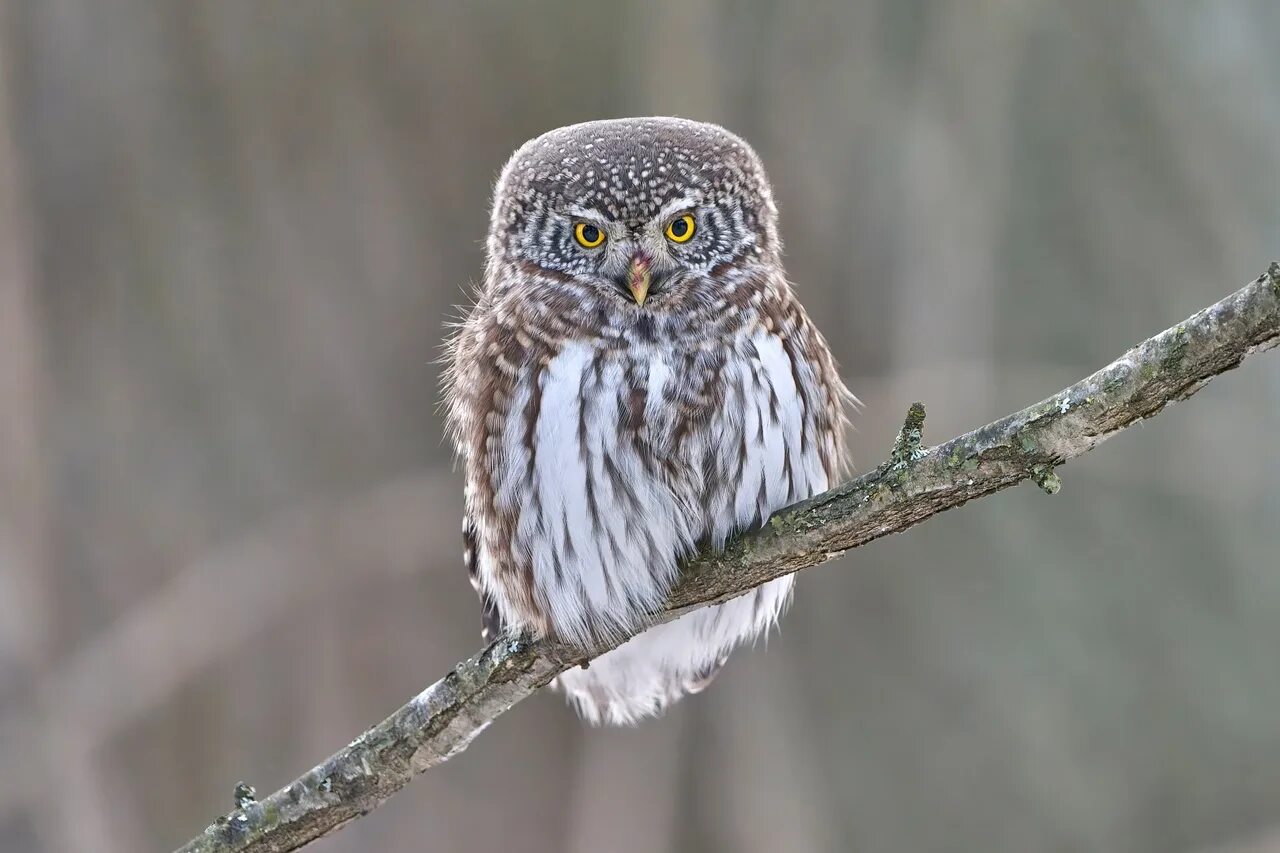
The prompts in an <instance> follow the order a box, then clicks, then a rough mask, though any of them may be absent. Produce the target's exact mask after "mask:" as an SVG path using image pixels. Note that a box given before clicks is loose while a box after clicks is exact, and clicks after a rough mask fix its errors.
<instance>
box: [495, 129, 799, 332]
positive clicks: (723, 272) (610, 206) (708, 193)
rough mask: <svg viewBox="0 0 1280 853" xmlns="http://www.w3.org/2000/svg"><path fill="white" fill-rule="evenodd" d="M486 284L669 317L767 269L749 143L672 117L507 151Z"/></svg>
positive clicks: (772, 215)
mask: <svg viewBox="0 0 1280 853" xmlns="http://www.w3.org/2000/svg"><path fill="white" fill-rule="evenodd" d="M487 247H488V271H489V272H488V276H487V287H488V288H489V289H490V291H491V292H492V291H493V290H494V289H501V288H506V287H518V286H520V284H519V283H520V282H526V283H527V282H528V281H529V280H530V279H531V278H532V279H534V280H537V281H542V282H548V281H549V282H555V283H558V284H559V285H560V287H561V289H563V288H565V287H569V288H571V289H572V290H573V291H574V292H575V296H576V297H578V298H580V299H587V300H590V301H592V302H598V303H600V305H601V307H611V308H616V309H618V310H621V311H625V310H642V311H644V312H646V313H648V312H663V311H673V310H676V309H678V308H679V307H681V306H682V305H687V304H688V303H689V302H690V300H695V301H699V302H702V303H704V304H705V303H706V300H709V299H716V298H718V297H722V296H723V294H722V293H717V290H716V285H717V282H719V283H723V282H724V281H725V280H727V279H732V278H738V277H742V276H743V275H748V276H749V275H750V273H751V272H752V271H754V270H757V269H759V268H761V267H766V266H767V267H776V266H777V264H778V259H779V254H780V249H781V247H780V245H779V241H778V229H777V210H776V208H775V207H774V203H773V195H772V192H771V191H770V188H769V181H768V178H767V177H766V176H765V172H764V168H763V166H762V165H761V163H760V159H759V158H758V157H757V156H756V154H755V152H754V151H752V150H751V147H750V146H749V145H747V143H745V142H744V141H742V140H741V139H740V138H738V137H737V136H735V135H734V134H732V133H730V132H728V131H727V130H725V129H724V128H721V127H718V126H716V125H713V124H705V123H703V122H696V121H688V120H685V119H679V118H628V119H614V120H607V121H592V122H587V123H585V124H576V125H572V126H569V127H563V128H560V129H558V130H553V131H551V132H549V133H546V134H543V135H542V136H539V137H537V138H536V139H533V140H530V141H529V142H527V143H525V144H524V145H523V146H521V147H520V148H519V150H517V151H516V152H515V154H514V155H512V157H511V159H510V160H509V161H508V162H507V164H506V166H505V167H504V168H503V170H502V174H501V177H500V178H499V179H498V183H497V187H496V189H495V191H494V201H493V215H492V221H491V223H490V231H489V239H488V244H487Z"/></svg>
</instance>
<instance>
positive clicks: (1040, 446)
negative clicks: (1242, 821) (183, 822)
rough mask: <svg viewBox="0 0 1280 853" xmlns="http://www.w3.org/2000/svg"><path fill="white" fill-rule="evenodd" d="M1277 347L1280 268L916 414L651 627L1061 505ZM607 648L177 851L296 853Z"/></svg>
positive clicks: (381, 743)
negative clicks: (986, 522)
mask: <svg viewBox="0 0 1280 853" xmlns="http://www.w3.org/2000/svg"><path fill="white" fill-rule="evenodd" d="M1277 343H1280V265H1278V264H1275V263H1273V264H1271V267H1270V269H1269V270H1268V271H1267V272H1266V273H1265V274H1264V275H1262V276H1260V277H1259V278H1258V279H1256V280H1255V281H1253V282H1252V283H1250V284H1249V285H1247V286H1246V287H1244V288H1242V289H1241V290H1239V291H1237V292H1236V293H1234V294H1232V295H1231V296H1229V297H1227V298H1226V299H1224V300H1222V301H1221V302H1219V303H1217V304H1216V305H1212V306H1210V307H1209V308H1206V309H1205V310H1203V311H1201V312H1199V313H1198V314H1195V315H1194V316H1192V317H1189V318H1187V319H1186V320H1185V321H1183V322H1182V323H1179V324H1178V325H1176V326H1174V327H1173V328H1171V329H1167V330H1165V331H1164V332H1161V333H1160V334H1158V335H1156V336H1155V337H1153V338H1150V339H1149V340H1147V341H1145V342H1143V343H1141V344H1139V345H1138V346H1136V347H1134V348H1133V349H1131V350H1129V351H1128V352H1127V353H1125V354H1124V355H1123V356H1121V357H1120V358H1119V359H1117V360H1116V361H1114V362H1113V363H1111V364H1110V365H1108V366H1107V367H1104V368H1103V369H1102V370H1099V371H1098V372H1097V373H1095V374H1093V375H1092V376H1089V377H1088V378H1086V379H1084V380H1082V381H1080V382H1077V383H1076V384H1075V385H1072V386H1071V387H1070V388H1067V389H1065V390H1063V391H1060V392H1059V393H1057V394H1055V395H1054V396H1052V397H1050V398H1049V399H1047V400H1044V401H1042V402H1040V403H1037V404H1036V405H1034V406H1031V407H1030V408H1027V409H1023V410H1022V411H1020V412H1017V413H1015V414H1012V415H1009V416H1008V417H1006V418H1004V419H1002V420H999V421H996V422H995V423H992V424H988V425H987V426H985V427H982V428H981V429H977V430H974V431H973V432H970V433H967V434H966V435H962V436H960V437H959V438H954V439H952V440H951V441H948V442H947V443H945V444H941V445H939V446H937V447H933V448H927V449H926V448H922V447H921V444H920V442H921V433H922V431H923V426H924V407H923V406H922V405H920V404H919V403H917V404H914V405H913V406H912V407H911V410H910V412H909V413H908V415H907V420H906V423H905V424H904V425H903V429H902V432H901V433H900V435H899V436H898V440H897V441H896V442H895V444H894V448H893V452H892V454H891V456H890V459H889V460H888V461H887V462H885V463H884V464H883V465H881V466H880V467H879V468H877V469H876V470H874V471H872V472H870V473H867V474H864V475H862V476H861V477H858V478H856V479H854V480H851V481H849V482H847V483H845V484H843V485H841V486H838V487H837V488H835V489H832V490H831V491H829V492H826V493H825V494H822V495H818V496H817V497H815V498H812V499H810V500H807V501H804V502H802V503H799V504H796V505H795V506H792V507H789V508H787V509H785V510H782V511H781V512H779V513H777V514H775V515H774V516H773V517H772V518H771V519H770V520H769V522H768V524H766V525H765V526H764V527H763V528H762V529H760V530H758V531H756V532H754V533H751V534H748V535H745V536H742V537H739V538H737V539H735V540H733V541H731V542H730V543H729V544H728V546H727V547H726V548H725V550H724V551H723V552H720V553H703V554H699V555H697V556H696V557H695V558H693V559H692V560H690V561H689V562H688V564H687V565H686V567H685V570H684V572H683V574H682V576H681V580H680V582H679V584H678V585H677V586H676V588H675V590H674V591H673V592H672V594H671V597H670V599H669V601H668V603H667V605H666V607H665V609H664V610H663V612H662V613H660V614H657V615H656V616H655V622H660V621H666V620H669V619H673V618H675V617H676V616H678V615H679V614H681V613H683V612H685V611H687V610H690V609H692V608H694V607H701V606H705V605H708V604H714V603H716V602H721V601H726V600H728V599H730V598H733V597H735V596H737V595H741V594H742V593H744V592H746V591H747V590H750V589H751V588H753V587H755V586H757V585H759V584H761V583H764V582H765V581H768V580H772V579H774V578H777V577H780V576H782V575H785V574H789V573H791V572H795V571H799V570H800V569H803V568H807V567H809V566H813V565H817V564H818V563H823V562H826V561H827V560H830V559H832V558H834V557H838V556H839V555H841V554H843V553H844V552H845V551H847V550H849V549H850V548H856V547H858V546H859V545H864V544H866V543H867V542H870V541H872V540H874V539H879V538H880V537H882V536H887V535H888V534H890V533H900V532H902V531H903V530H906V529H907V528H909V527H912V526H914V525H916V524H919V523H920V522H922V521H924V520H925V519H927V518H930V517H931V516H933V515H936V514H937V513H939V512H942V511H944V510H947V509H951V508H953V507H957V506H960V505H961V504H964V503H966V502H968V501H970V500H973V499H974V498H980V497H983V496H984V495H989V494H992V493H994V492H998V491H1000V490H1001V489H1007V488H1008V487H1010V486H1013V485H1015V484H1017V483H1019V482H1021V481H1023V480H1027V479H1030V480H1033V481H1034V482H1035V483H1036V484H1037V485H1039V486H1040V488H1042V489H1043V490H1044V491H1046V492H1048V493H1049V494H1053V493H1054V492H1056V491H1057V490H1058V488H1059V487H1060V486H1061V483H1060V481H1059V479H1058V476H1057V474H1056V473H1055V472H1054V469H1055V468H1056V467H1057V466H1059V465H1061V464H1062V463H1064V462H1066V461H1067V460H1069V459H1073V458H1075V457H1077V456H1079V455H1081V454H1082V453H1086V452H1088V451H1089V450H1092V449H1093V448H1094V447H1096V446H1097V445H1099V444H1101V443H1102V442H1103V441H1105V440H1106V439H1108V438H1110V437H1111V436H1113V435H1115V434H1116V433H1118V432H1120V431H1121V430H1123V429H1124V428H1125V427H1127V426H1130V425H1131V424H1134V423H1137V422H1139V421H1141V420H1144V419H1146V418H1150V417H1152V416H1154V415H1156V414H1158V413H1159V412H1160V411H1161V410H1162V409H1163V408H1164V407H1165V406H1166V405H1168V404H1169V403H1171V402H1174V401H1177V400H1183V399H1186V398H1187V397H1190V396H1191V395H1192V394H1194V393H1195V392H1196V391H1198V390H1200V389H1201V388H1203V387H1204V385H1205V384H1206V383H1207V382H1208V381H1209V380H1210V379H1212V378H1213V377H1214V376H1217V375H1218V374H1220V373H1223V372H1225V371H1227V370H1230V369H1232V368H1234V367H1236V366H1237V365H1239V364H1240V362H1241V361H1243V360H1244V359H1245V358H1246V357H1248V356H1249V355H1251V354H1253V353H1255V352H1261V351H1263V350H1267V349H1270V348H1271V347H1274V346H1276V344H1277ZM606 651H608V647H604V646H602V647H600V648H594V649H590V650H587V651H583V650H581V649H574V648H570V647H568V646H565V645H563V644H559V643H556V642H554V641H549V640H540V641H530V640H527V639H524V638H518V637H510V636H505V637H500V638H499V639H498V640H497V641H495V642H494V643H492V644H491V645H490V646H489V647H488V648H486V649H484V650H482V651H481V652H479V653H478V654H476V655H474V656H473V657H471V658H469V659H468V660H466V661H463V662H462V663H460V664H458V665H457V666H456V667H455V668H454V669H453V671H452V672H450V673H449V674H448V675H446V676H445V677H444V678H443V679H441V680H440V681H438V682H436V683H435V684H433V685H431V686H430V687H428V688H427V689H426V690H424V691H423V692H422V693H420V694H419V695H418V696H416V697H415V698H413V699H412V700H411V701H410V702H409V703H408V704H407V705H405V706H404V707H402V708H401V709H400V710H398V711H396V712H395V713H394V714H392V715H391V716H390V717H388V718H387V719H386V720H384V721H383V722H381V723H379V724H378V725H376V726H374V727H373V728H371V729H369V730H368V731H366V732H365V733H364V734H362V735H361V736H360V737H358V738H357V739H356V740H355V741H353V742H352V743H351V744H350V745H348V746H347V747H346V748H345V749H342V750H340V751H339V752H338V753H336V754H335V755H333V756H332V757H330V758H329V759H328V760H326V761H325V762H324V763H323V764H320V765H319V766H317V767H315V768H314V769H312V770H311V771H310V772H308V773H306V774H305V775H303V776H301V777H300V778H298V779H297V780H295V781H294V782H292V783H290V784H289V785H288V786H286V787H284V788H282V789H280V790H279V791H277V792H275V793H274V794H272V795H271V796H269V797H267V798H266V799H265V800H262V801H258V800H256V799H254V798H253V795H252V789H251V788H248V787H247V786H244V787H242V786H237V788H236V803H237V808H236V809H235V810H234V811H232V812H231V813H230V814H228V815H226V816H225V817H221V818H219V819H218V820H217V821H216V822H215V823H214V824H213V825H211V826H210V827H209V828H207V829H206V830H205V831H204V832H203V833H202V834H201V835H200V836H198V837H197V838H195V839H193V840H192V841H191V842H189V843H188V844H187V845H186V846H185V847H183V848H181V851H180V853H224V851H286V850H296V849H298V848H300V847H302V846H303V845H305V844H307V843H309V842H311V841H313V840H315V839H317V838H319V837H321V836H322V835H324V834H326V833H328V832H331V831H332V830H334V829H336V828H337V827H340V826H342V825H343V824H345V823H347V822H348V821H351V820H354V819H356V818H358V817H360V816H362V815H364V814H367V813H368V812H369V811H371V810H373V809H374V808H376V807H377V806H378V805H380V804H381V803H382V802H384V801H385V800H387V799H388V798H390V797H391V795H392V794H394V793H395V792H396V791H398V790H399V789H400V788H402V787H404V786H405V785H406V784H408V782H409V781H410V780H411V779H412V778H413V777H414V776H415V775H417V774H418V773H421V772H423V771H424V770H426V769H428V768H430V767H434V766H435V765H437V764H440V763H441V762H443V761H445V760H447V759H449V758H451V757H452V756H454V755H456V754H457V753H459V752H461V751H462V750H464V749H466V747H467V745H468V744H469V743H470V742H471V740H472V739H473V738H474V737H475V736H476V735H478V734H479V733H480V732H481V731H483V730H484V728H485V727H486V726H488V725H489V723H491V722H493V720H494V719H495V718H497V717H498V716H499V715H500V714H502V713H504V712H506V711H507V710H508V709H509V708H511V706H512V705H514V704H516V703H517V702H519V701H520V700H522V699H524V698H525V697H527V696H529V695H530V694H532V693H533V692H534V691H536V690H538V689H539V688H541V687H543V686H544V685H546V684H547V683H548V682H549V681H551V679H552V678H554V677H555V676H556V675H557V674H558V673H560V672H562V671H563V670H565V669H567V668H569V667H572V666H575V665H578V664H585V663H586V662H587V661H589V660H590V659H592V658H594V657H597V656H599V655H601V654H603V653H604V652H606Z"/></svg>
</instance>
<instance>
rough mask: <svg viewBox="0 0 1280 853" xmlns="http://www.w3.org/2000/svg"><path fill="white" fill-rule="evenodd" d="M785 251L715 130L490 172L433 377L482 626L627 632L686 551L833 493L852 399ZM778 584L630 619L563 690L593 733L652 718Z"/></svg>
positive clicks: (770, 205) (749, 168)
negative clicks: (463, 286)
mask: <svg viewBox="0 0 1280 853" xmlns="http://www.w3.org/2000/svg"><path fill="white" fill-rule="evenodd" d="M781 252H782V245H781V242H780V240H779V237H778V222H777V210H776V208H775V207H774V202H773V193H772V191H771V189H770V186H769V180H768V178H767V177H766V176H765V173H764V168H763V167H762V165H761V163H760V160H759V158H758V157H757V156H756V154H755V152H754V151H752V150H751V148H750V147H749V146H748V145H747V144H746V143H745V142H743V141H742V140H741V139H739V138H738V137H737V136H735V135H733V134H732V133H729V132H728V131H726V130H724V129H723V128H720V127H717V126H715V125H712V124H703V123H700V122H695V121H686V120H683V119H675V118H634V119H618V120H611V121H595V122H588V123H586V124H578V125H573V126H571V127H565V128H561V129H559V130H553V131H551V132H550V133H546V134H544V135H542V136H540V137H538V138H536V139H534V140H532V141H530V142H528V143H526V144H525V145H523V146H522V147H521V148H520V149H519V150H518V151H516V153H515V154H514V155H513V156H512V157H511V159H510V160H509V161H508V162H507V164H506V166H505V168H504V169H503V170H502V174H501V177H500V178H499V179H498V183H497V188H496V189H495V191H494V199H493V212H492V218H491V222H490V228H489V236H488V241H487V263H486V267H485V276H484V283H483V286H482V288H481V289H480V291H479V293H478V294H477V295H476V302H475V305H474V307H473V308H472V309H471V311H470V314H469V316H467V318H466V320H465V321H464V322H463V323H462V324H461V326H460V328H459V330H458V332H457V334H456V335H455V336H454V338H453V339H452V341H451V342H450V353H449V360H450V362H451V364H450V366H449V369H448V371H447V376H446V379H445V390H446V404H447V407H448V421H449V427H450V432H451V434H452V437H453V440H454V443H455V445H456V447H457V451H458V453H459V455H460V456H461V458H462V459H463V461H464V462H465V465H466V517H465V521H464V523H463V538H464V547H465V559H466V562H467V567H468V570H469V572H470V574H471V580H472V583H473V584H474V585H475V588H476V590H477V592H478V593H479V595H480V598H481V601H482V605H483V625H484V630H485V636H486V638H492V637H493V636H495V635H496V632H497V631H499V630H500V629H502V628H503V627H506V626H509V627H511V628H514V629H520V630H523V631H525V632H528V633H530V634H532V635H535V636H547V635H550V636H554V637H556V638H559V639H561V640H564V641H567V642H570V643H576V644H583V645H585V644H589V643H591V642H593V641H598V640H601V639H608V638H611V637H612V638H617V637H621V636H624V635H626V634H629V633H632V632H634V631H636V630H637V629H640V628H642V627H643V626H644V625H645V622H646V619H647V618H648V617H649V615H650V614H652V613H653V612H654V611H655V610H657V609H658V608H660V607H661V605H662V603H663V601H664V599H665V597H666V596H667V593H668V592H669V591H670V589H671V587H672V585H673V583H674V582H675V580H676V578H677V575H678V572H679V567H680V564H681V560H682V559H684V558H685V557H687V556H689V555H690V554H693V553H694V552H695V551H696V550H698V549H700V548H706V547H710V548H716V547H720V546H722V545H723V543H724V542H725V540H726V538H727V537H729V536H731V535H733V534H734V533H737V532H739V531H744V530H748V529H751V528H753V527H757V526H759V525H761V524H763V523H764V521H765V520H766V519H768V517H769V516H770V514H771V513H773V512H774V511H775V510H778V509H780V508H782V507H784V506H786V505H788V504H791V503H794V502H796V501H798V500H801V499H803V498H807V497H810V496H811V495H814V494H817V493H819V492H822V491H825V490H826V489H827V488H828V487H830V486H832V485H834V484H835V482H836V478H837V476H838V475H839V473H840V471H841V469H842V466H843V463H844V455H845V445H844V426H845V417H844V405H845V403H846V402H847V401H850V400H852V396H851V395H850V394H849V392H848V391H847V390H846V389H845V387H844V385H843V384H842V383H841V381H840V377H839V375H838V374H837V371H836V364H835V361H834V360H833V358H832V356H831V353H830V351H829V350H828V348H827V344H826V342H825V341H824V340H823V338H822V335H821V334H820V333H819V332H818V330H817V329H816V328H815V327H814V325H813V323H812V321H810V319H809V317H808V315H807V314H806V313H805V310H804V308H803V307H802V306H801V305H800V302H799V301H798V300H797V298H796V295H795V293H794V292H793V291H792V288H791V285H790V284H789V283H788V282H787V277H786V273H785V272H784V271H783V268H782V259H781ZM791 590H792V578H791V577H785V578H780V579H778V580H775V581H771V582H769V583H766V584H764V585H763V586H761V587H759V588H757V589H756V590H754V591H753V592H750V593H748V594H746V595H743V596H741V597H739V598H736V599H734V600H732V601H729V602H726V603H724V604H721V605H718V606H714V607H707V608H703V609H700V610H696V611H694V612H691V613H688V614H687V615H685V616H682V617H680V618H678V619H676V620H674V621H672V622H668V623H665V624H662V625H658V626H656V627H652V628H649V629H648V630H647V631H645V632H644V633H642V634H640V635H639V636H636V637H634V638H632V639H631V640H628V641H627V642H625V643H623V644H622V645H621V646H619V647H618V648H616V649H614V650H613V651H611V652H609V653H607V654H605V655H603V656H602V657H600V658H599V659H597V660H595V661H593V662H592V663H591V665H590V667H587V668H575V669H573V670H570V671H568V672H565V673H563V674H562V675H561V676H560V678H559V679H558V686H559V687H560V688H561V689H562V690H564V692H565V693H566V694H567V696H568V697H569V700H570V702H571V703H572V704H574V705H575V706H576V707H577V709H578V711H579V712H580V713H581V714H582V715H583V716H584V717H585V718H586V719H588V720H589V721H591V722H593V723H600V722H608V723H615V724H628V723H633V722H635V721H637V720H639V719H640V718H642V717H645V716H649V715H656V714H659V713H661V712H662V711H663V710H664V709H665V708H666V707H667V706H668V705H670V704H671V703H672V702H674V701H676V700H677V699H679V698H680V697H681V696H683V695H685V694H686V693H696V692H698V691H699V690H701V689H702V688H704V687H705V686H706V685H707V684H708V683H709V682H710V680H711V679H712V677H714V676H715V674H716V672H717V671H718V670H719V669H720V667H721V666H722V665H723V664H724V662H725V659H726V657H727V656H728V654H729V652H730V651H731V650H732V649H733V648H734V647H735V646H737V645H738V644H739V643H741V642H743V641H745V640H748V639H751V638H753V637H755V636H757V635H759V634H760V633H762V632H764V631H766V630H767V629H768V628H769V626H770V625H772V624H774V623H775V622H776V621H777V619H778V617H779V616H780V615H781V613H782V611H783V610H784V609H785V608H786V606H787V603H788V601H789V600H790V597H791Z"/></svg>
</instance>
